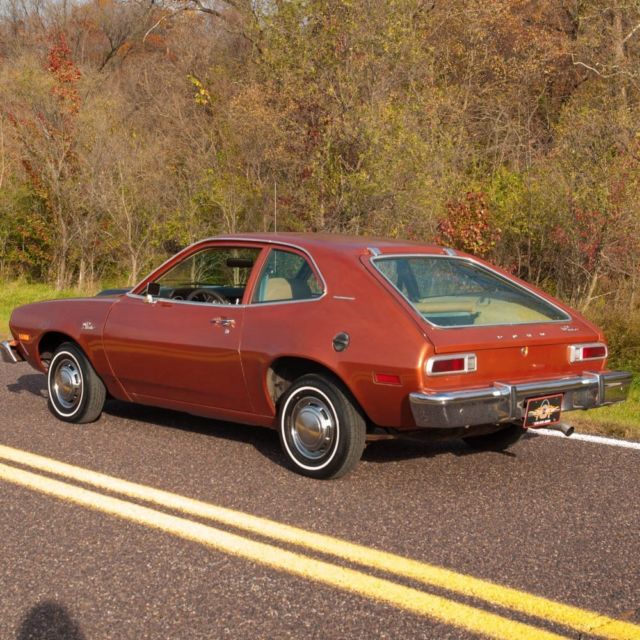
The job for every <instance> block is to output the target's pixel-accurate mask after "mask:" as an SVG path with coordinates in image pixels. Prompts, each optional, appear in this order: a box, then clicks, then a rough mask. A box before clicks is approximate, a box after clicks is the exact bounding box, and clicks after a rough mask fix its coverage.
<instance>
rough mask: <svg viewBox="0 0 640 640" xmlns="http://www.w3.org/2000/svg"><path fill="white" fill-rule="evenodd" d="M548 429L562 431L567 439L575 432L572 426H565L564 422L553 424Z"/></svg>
mask: <svg viewBox="0 0 640 640" xmlns="http://www.w3.org/2000/svg"><path fill="white" fill-rule="evenodd" d="M547 429H553V430H554V431H560V433H563V434H564V435H565V436H567V438H568V437H569V436H570V435H571V434H572V433H573V432H574V431H575V429H574V428H573V427H572V426H571V425H570V424H565V423H564V422H558V423H557V424H551V425H549V426H548V427H547Z"/></svg>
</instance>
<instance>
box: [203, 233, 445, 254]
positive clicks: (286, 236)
mask: <svg viewBox="0 0 640 640" xmlns="http://www.w3.org/2000/svg"><path fill="white" fill-rule="evenodd" d="M225 239H228V240H245V241H251V242H269V243H276V244H285V245H287V244H288V245H295V246H297V247H300V248H301V249H306V250H308V251H312V252H313V251H317V250H320V251H330V252H333V251H337V252H341V253H350V254H353V253H356V254H362V253H365V252H366V251H367V250H372V251H370V253H374V254H377V253H378V252H379V253H381V254H383V253H410V252H412V251H413V252H418V253H436V254H440V255H441V254H443V253H448V252H451V251H452V250H450V249H449V250H445V249H443V248H442V247H439V246H437V245H434V244H427V243H422V242H415V241H411V240H390V239H388V238H376V237H370V236H353V235H343V234H333V233H288V232H284V233H283V232H279V233H238V234H233V235H231V234H229V235H222V236H216V237H215V238H209V240H225Z"/></svg>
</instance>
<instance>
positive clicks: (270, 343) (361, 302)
mask: <svg viewBox="0 0 640 640" xmlns="http://www.w3.org/2000/svg"><path fill="white" fill-rule="evenodd" d="M10 329H11V333H12V339H11V340H7V341H5V342H3V343H2V349H1V350H0V351H1V353H2V356H3V359H4V360H5V361H7V362H12V363H15V362H19V361H22V360H26V361H27V362H28V363H29V364H30V365H31V366H33V367H35V368H36V369H38V370H39V371H42V372H43V373H45V374H46V376H47V385H48V392H49V407H50V409H51V411H52V413H53V414H54V415H55V416H56V417H57V418H59V419H60V420H64V421H68V422H78V423H85V422H91V421H94V420H96V419H98V417H99V416H100V414H101V412H102V410H103V407H104V405H105V401H106V399H107V398H108V397H113V398H117V399H119V400H124V401H130V402H137V403H142V404H146V405H153V406H157V407H165V408H168V409H174V410H178V411H183V412H188V413H191V414H195V415H200V416H205V417H211V418H217V419H221V420H228V421H235V422H242V423H248V424H252V425H259V426H263V427H269V428H273V429H277V430H278V432H279V436H280V441H281V444H282V448H283V451H284V453H285V455H286V458H287V460H288V462H289V464H290V465H291V467H292V468H293V469H295V470H297V471H298V472H300V473H302V474H305V475H308V476H311V477H315V478H330V477H338V476H341V475H344V474H345V473H347V472H348V471H350V470H351V469H353V468H354V467H355V466H356V464H357V463H358V460H359V459H360V457H361V455H362V452H363V449H364V447H365V444H366V442H367V441H368V440H374V439H385V438H393V437H398V436H402V435H411V436H414V437H423V438H462V439H464V441H465V442H467V443H468V444H469V445H470V446H472V447H477V448H489V449H498V450H499V449H504V448H506V447H508V446H510V445H511V444H513V443H514V442H516V441H517V440H518V439H519V438H520V437H521V436H522V434H523V433H525V432H526V430H527V429H535V428H539V427H543V426H546V427H551V428H559V429H563V430H564V431H565V432H566V433H568V432H569V431H570V428H569V427H568V426H567V425H565V424H564V423H563V422H561V416H563V415H564V413H565V412H567V411H573V410H576V409H590V408H592V407H598V406H602V405H609V404H612V403H616V402H621V401H623V400H624V399H626V397H627V394H628V391H629V387H630V383H631V375H630V374H629V373H626V372H623V371H610V370H608V369H607V367H606V362H607V346H606V342H605V338H604V336H603V334H602V332H601V331H600V330H599V329H598V328H597V327H595V326H594V325H592V324H591V323H590V322H588V321H587V320H586V319H584V318H583V317H581V316H580V315H579V314H577V313H576V312H575V311H573V310H572V309H570V308H569V307H567V306H566V305H564V304H562V303H561V302H559V301H558V300H555V299H553V298H551V297H550V296H548V295H547V294H545V293H544V292H542V291H540V290H538V289H536V288H534V287H532V286H531V285H529V284H527V283H525V282H523V281H521V280H519V279H517V278H515V277H513V276H512V275H510V274H508V273H506V272H505V271H502V270H501V269H499V268H497V267H494V266H491V265H489V264H487V263H486V262H484V261H483V260H480V259H479V258H476V257H473V256H471V255H467V254H464V253H462V252H459V251H455V250H452V249H447V248H442V247H437V246H429V245H423V244H418V243H411V242H406V241H390V240H378V239H367V238H359V237H346V236H332V235H314V234H267V233H265V234H243V235H238V236H234V237H224V236H223V237H216V238H211V239H207V240H203V241H201V242H198V243H196V244H194V245H192V246H190V247H187V248H186V249H184V250H183V251H181V252H179V253H178V254H177V255H175V256H174V257H173V258H171V259H170V260H168V261H167V262H165V263H164V264H163V265H161V266H160V267H158V268H157V269H156V270H155V271H153V272H152V273H151V274H150V275H149V276H148V277H146V278H145V279H144V280H143V281H142V282H140V284H138V285H137V286H136V287H134V288H133V289H131V290H115V291H114V290H112V291H107V292H103V293H102V294H99V295H98V296H96V297H93V298H81V299H71V300H52V301H47V302H39V303H35V304H28V305H25V306H21V307H18V308H16V309H15V310H14V311H13V314H12V316H11V321H10Z"/></svg>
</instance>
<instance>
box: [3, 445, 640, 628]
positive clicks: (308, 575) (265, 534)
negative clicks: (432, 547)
mask: <svg viewBox="0 0 640 640" xmlns="http://www.w3.org/2000/svg"><path fill="white" fill-rule="evenodd" d="M0 459H2V460H4V461H5V462H10V463H13V464H17V465H20V466H21V467H28V468H30V469H33V470H36V471H39V472H43V473H46V474H49V475H46V476H44V475H40V474H38V473H33V472H32V471H27V470H26V469H24V468H18V467H14V466H9V465H7V464H2V463H0V479H1V480H5V481H6V482H11V483H13V484H16V485H20V486H23V487H27V488H29V489H32V490H34V491H38V492H41V493H44V494H47V495H49V496H53V497H56V498H59V499H62V500H66V501H69V502H73V503H75V504H78V505H82V506H84V507H88V508H90V509H94V510H97V511H101V512H103V513H107V514H110V515H114V516H117V517H120V518H123V519H126V520H130V521H132V522H136V523H138V524H142V525H145V526H148V527H152V528H154V529H160V530H162V531H165V532H167V533H170V534H172V535H175V536H178V537H180V538H184V539H187V540H191V541H194V542H197V543H200V544H204V545H206V546H208V547H210V548H213V549H216V550H217V551H220V552H223V553H228V554H231V555H234V556H237V557H241V558H244V559H246V560H250V561H253V562H256V563H258V564H261V565H265V566H268V567H271V568H273V569H276V570H278V571H285V572H287V573H289V574H293V575H296V576H300V577H302V578H305V579H308V580H312V581H315V582H319V583H323V584H325V585H329V586H331V587H334V588H338V589H341V590H344V591H348V592H351V593H355V594H357V595H360V596H364V597H368V598H372V599H374V600H377V601H380V602H385V603H387V604H390V605H393V606H395V607H398V608H401V609H404V610H406V611H408V612H411V613H414V614H417V615H423V616H428V617H430V618H433V619H435V620H438V621H440V622H444V623H446V624H449V625H453V626H456V627H460V628H463V629H466V630H468V631H471V632H474V633H479V634H482V635H486V636H489V637H492V638H501V639H513V638H518V639H522V640H529V639H531V640H534V639H535V640H551V639H557V638H562V637H565V636H562V635H558V634H557V633H553V632H551V631H548V630H545V629H542V628H540V627H536V626H533V625H532V624H528V623H524V622H519V621H516V620H512V619H510V618H508V617H505V616H502V615H498V614H495V613H490V612H488V611H485V610H483V609H481V608H478V607H475V606H470V605H468V604H463V603H461V602H457V601H456V600H452V599H450V598H449V597H444V596H440V595H436V594H433V593H427V592H425V591H422V590H421V589H419V588H414V587H409V586H405V585H403V584H399V583H397V582H394V581H393V580H392V579H390V578H389V577H378V576H376V575H370V574H369V573H365V572H364V571H362V570H358V569H352V568H348V567H345V566H341V565H338V564H333V563H332V562H328V561H327V560H323V559H321V558H319V557H314V556H311V555H304V554H303V553H299V552H293V551H289V550H286V549H283V548H282V547H280V546H275V545H274V544H269V543H266V542H260V541H258V540H256V539H252V538H248V537H246V536H243V535H240V534H238V533H233V532H230V531H226V530H223V529H219V528H216V527H213V526H210V525H208V524H203V523H202V522H197V521H194V520H190V519H187V518H184V517H180V516H176V515H171V514H169V513H166V512H163V511H158V510H156V509H152V508H150V507H148V506H143V505H141V504H137V503H134V502H129V501H127V500H123V499H121V498H117V497H114V496H113V495H105V494H103V493H98V492H96V491H91V490H89V489H86V488H83V487H81V486H78V485H76V484H69V483H68V482H62V481H61V480H57V479H54V478H52V477H50V476H57V477H59V478H62V479H65V480H71V481H74V482H78V483H81V484H83V485H85V486H91V487H93V488H95V489H100V490H102V491H107V492H109V493H110V494H117V495H120V496H123V497H126V498H129V499H133V500H136V501H140V502H145V503H147V504H151V505H156V506H158V507H161V508H163V509H168V510H171V511H174V512H179V513H181V514H184V515H187V516H191V517H195V518H199V519H200V520H207V521H213V522H216V523H218V524H221V525H224V526H228V527H233V528H235V529H237V530H239V531H241V532H244V533H245V534H246V533H249V534H252V535H254V536H259V537H262V538H264V539H269V540H270V542H277V543H282V544H286V545H293V546H296V547H301V548H302V549H305V550H307V551H311V552H314V553H317V554H321V555H324V556H331V557H333V558H334V559H339V560H342V561H345V562H348V563H351V564H352V565H359V566H360V567H361V568H366V569H373V570H375V571H377V572H382V573H385V574H387V575H389V576H398V577H401V578H403V579H408V580H411V581H414V582H415V583H421V584H424V585H427V586H429V587H432V588H438V589H442V590H446V591H448V592H451V593H453V594H457V595H459V596H464V597H469V598H473V599H475V600H479V601H482V602H485V603H488V604H490V605H492V606H498V607H501V608H503V609H507V610H510V611H513V612H517V613H519V614H524V615H525V616H528V617H531V618H538V619H540V620H542V621H546V622H547V623H552V624H555V625H560V626H562V627H566V628H567V629H571V630H574V631H578V632H580V633H585V634H590V635H594V636H598V637H601V638H609V639H615V640H635V639H638V640H640V626H638V625H634V624H632V623H629V622H624V621H621V620H616V619H613V618H609V617H607V616H604V615H601V614H598V613H594V612H592V611H588V610H585V609H580V608H578V607H573V606H570V605H565V604H561V603H558V602H554V601H552V600H548V599H546V598H542V597H539V596H535V595H533V594H529V593H526V592H523V591H519V590H517V589H512V588H509V587H504V586H500V585H498V584H495V583H493V582H489V581H487V580H480V579H478V578H473V577H471V576H467V575H464V574H460V573H456V572H454V571H450V570H448V569H443V568H441V567H437V566H434V565H430V564H427V563H424V562H419V561H417V560H411V559H409V558H405V557H402V556H398V555H395V554H392V553H387V552H384V551H378V550H376V549H372V548H369V547H365V546H362V545H358V544H354V543H350V542H347V541H344V540H340V539H338V538H333V537H331V536H326V535H322V534H318V533H313V532H311V531H306V530H304V529H300V528H297V527H292V526H289V525H285V524H281V523H279V522H275V521H273V520H268V519H266V518H260V517H257V516H253V515H250V514H247V513H243V512H240V511H234V510H232V509H227V508H224V507H220V506H217V505H213V504H208V503H206V502H201V501H199V500H193V499H190V498H186V497H184V496H180V495H177V494H175V493H170V492H168V491H162V490H160V489H154V488H152V487H148V486H144V485H140V484H136V483H133V482H129V481H127V480H122V479H120V478H115V477H113V476H108V475H105V474H102V473H97V472H95V471H91V470H89V469H83V468H81V467H76V466H73V465H69V464H66V463H63V462H59V461H57V460H53V459H51V458H46V457H43V456H39V455H35V454H33V453H29V452H27V451H22V450H19V449H13V448H11V447H6V446H3V445H0Z"/></svg>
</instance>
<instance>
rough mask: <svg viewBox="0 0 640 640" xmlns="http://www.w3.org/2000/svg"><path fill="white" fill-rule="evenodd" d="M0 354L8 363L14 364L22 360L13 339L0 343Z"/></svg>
mask: <svg viewBox="0 0 640 640" xmlns="http://www.w3.org/2000/svg"><path fill="white" fill-rule="evenodd" d="M0 355H1V356H2V360H3V362H6V363H8V364H16V362H22V361H23V360H24V358H23V357H22V354H21V353H20V351H18V346H17V344H16V342H15V341H11V342H9V340H3V341H2V343H1V344H0Z"/></svg>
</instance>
